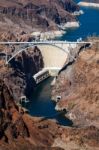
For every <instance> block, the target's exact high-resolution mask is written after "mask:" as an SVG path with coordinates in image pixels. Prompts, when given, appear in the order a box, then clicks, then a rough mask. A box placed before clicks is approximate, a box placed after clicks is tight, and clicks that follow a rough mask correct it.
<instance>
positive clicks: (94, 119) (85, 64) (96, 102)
mask: <svg viewBox="0 0 99 150" xmlns="http://www.w3.org/2000/svg"><path fill="white" fill-rule="evenodd" d="M97 44H98V43H96V44H93V46H92V48H91V49H86V50H85V51H82V52H80V53H79V56H78V57H77V59H76V61H74V63H73V64H71V65H69V66H67V67H66V69H64V70H63V71H62V72H61V73H60V75H59V77H58V79H57V82H56V85H55V87H54V89H53V91H52V95H53V96H54V97H56V95H61V96H62V99H61V100H60V101H59V102H58V103H57V106H56V109H66V110H67V111H68V113H67V116H68V117H69V118H70V119H72V120H73V121H74V123H75V124H76V125H82V126H84V125H92V124H93V125H96V126H98V127H99V117H98V116H99V63H98V61H99V48H98V45H97Z"/></svg>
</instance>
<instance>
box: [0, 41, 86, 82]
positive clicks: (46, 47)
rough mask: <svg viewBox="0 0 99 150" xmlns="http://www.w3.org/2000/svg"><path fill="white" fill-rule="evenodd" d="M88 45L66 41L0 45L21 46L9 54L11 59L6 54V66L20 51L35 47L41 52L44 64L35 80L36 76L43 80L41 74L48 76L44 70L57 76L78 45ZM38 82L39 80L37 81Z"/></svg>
mask: <svg viewBox="0 0 99 150" xmlns="http://www.w3.org/2000/svg"><path fill="white" fill-rule="evenodd" d="M86 43H87V44H88V42H67V41H34V42H9V43H7V42H1V43H0V44H11V45H12V44H18V45H21V44H23V45H24V46H22V47H21V48H20V49H19V50H15V51H14V53H11V57H10V58H9V59H7V53H5V54H6V64H8V63H9V62H10V61H11V60H12V59H13V58H14V57H16V55H18V54H19V53H21V52H22V51H26V50H27V49H28V48H29V47H35V46H37V47H38V48H39V50H40V51H41V54H42V57H43V62H44V68H43V70H45V71H43V70H42V72H40V73H39V72H38V73H37V75H36V78H38V75H39V76H41V78H42V80H43V77H42V76H43V73H44V74H45V77H46V75H47V76H48V72H47V74H46V73H45V72H46V70H48V71H49V73H50V74H51V75H52V76H55V75H57V73H58V71H59V70H60V69H62V67H63V66H64V64H65V63H66V61H67V60H68V59H69V58H71V57H72V56H73V55H72V53H75V52H76V51H77V49H79V44H80V46H81V45H84V44H86ZM39 78H40V77H39ZM39 80H40V79H39Z"/></svg>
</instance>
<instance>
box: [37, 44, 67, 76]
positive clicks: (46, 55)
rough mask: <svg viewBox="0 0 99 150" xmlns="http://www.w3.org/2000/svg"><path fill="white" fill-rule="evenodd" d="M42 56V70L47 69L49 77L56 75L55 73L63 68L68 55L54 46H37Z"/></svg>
mask: <svg viewBox="0 0 99 150" xmlns="http://www.w3.org/2000/svg"><path fill="white" fill-rule="evenodd" d="M37 47H38V48H39V49H40V51H41V53H42V56H43V61H44V68H46V69H48V70H49V71H50V73H51V75H54V74H57V72H58V71H59V70H60V69H61V68H62V67H63V65H64V63H65V62H66V60H67V57H68V53H67V52H66V51H63V50H62V49H60V48H59V47H56V46H54V45H46V44H45V45H44V44H43V45H38V46H37Z"/></svg>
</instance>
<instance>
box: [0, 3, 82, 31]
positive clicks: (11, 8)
mask: <svg viewBox="0 0 99 150" xmlns="http://www.w3.org/2000/svg"><path fill="white" fill-rule="evenodd" d="M78 10H79V7H78V6H77V5H76V3H74V2H73V1H72V0H64V1H62V0H54V1H53V0H42V1H39V0H30V1H27V0H24V1H18V0H9V1H7V0H4V1H2V0H0V27H1V28H2V30H3V31H4V30H8V28H9V30H10V31H12V32H17V31H18V32H19V31H20V30H24V31H26V32H28V33H29V32H33V31H34V30H35V29H37V30H40V31H41V30H42V31H46V30H57V29H58V25H60V24H63V23H66V22H71V21H75V20H76V19H75V17H74V16H73V15H72V14H71V13H72V12H74V11H78Z"/></svg>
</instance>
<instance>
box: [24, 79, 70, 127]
mask: <svg viewBox="0 0 99 150" xmlns="http://www.w3.org/2000/svg"><path fill="white" fill-rule="evenodd" d="M52 80H53V77H50V78H48V79H46V80H45V81H43V82H42V83H40V84H39V85H38V87H37V89H36V90H35V92H33V94H31V98H30V103H28V105H27V104H26V108H27V109H28V110H29V113H30V114H31V115H32V116H36V117H44V118H48V119H55V120H56V121H57V122H58V123H59V124H61V125H72V122H71V121H70V120H68V119H66V118H65V117H64V115H63V113H62V112H57V111H56V110H55V103H54V102H53V101H52V100H51V86H50V84H51V82H52Z"/></svg>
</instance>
